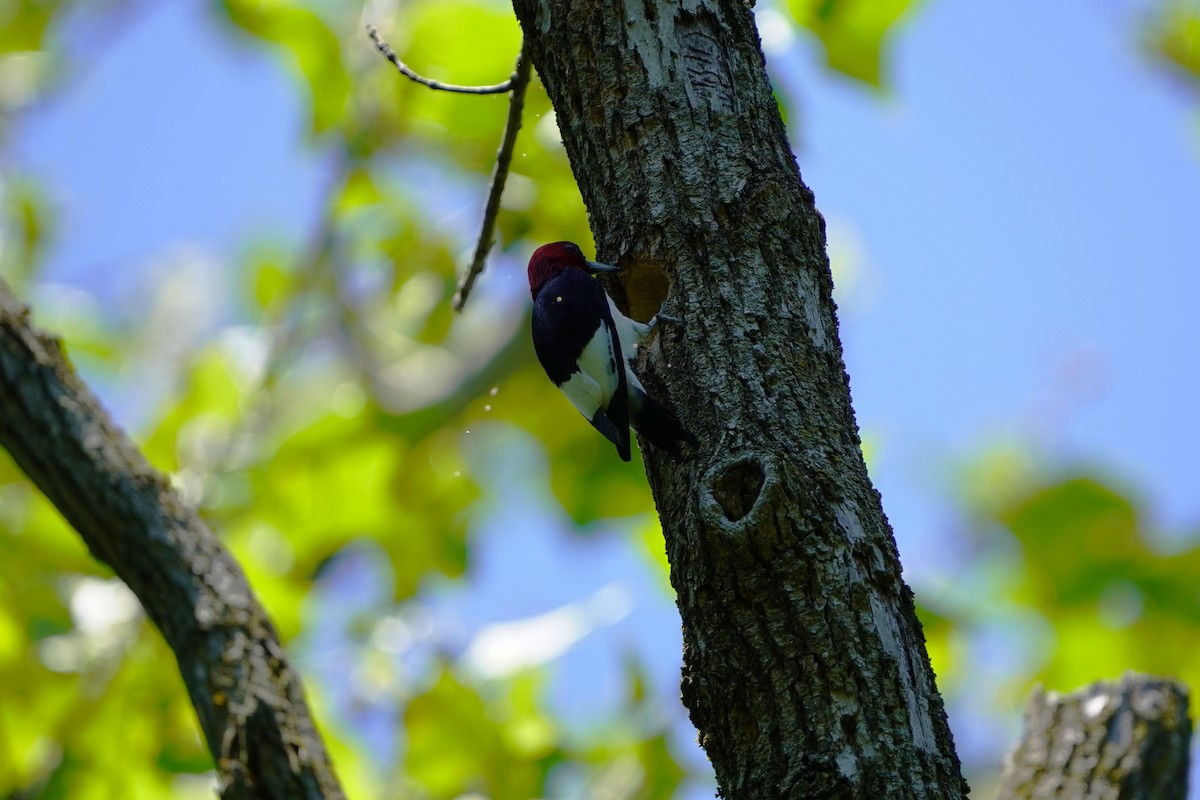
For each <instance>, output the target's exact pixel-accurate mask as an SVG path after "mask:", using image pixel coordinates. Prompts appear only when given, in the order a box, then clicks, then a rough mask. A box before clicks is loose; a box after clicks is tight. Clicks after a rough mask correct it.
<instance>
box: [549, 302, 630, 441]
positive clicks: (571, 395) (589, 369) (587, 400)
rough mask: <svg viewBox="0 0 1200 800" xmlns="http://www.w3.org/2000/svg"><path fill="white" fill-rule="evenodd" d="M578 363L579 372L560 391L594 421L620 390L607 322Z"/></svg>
mask: <svg viewBox="0 0 1200 800" xmlns="http://www.w3.org/2000/svg"><path fill="white" fill-rule="evenodd" d="M576 363H577V364H578V365H579V372H575V373H573V374H572V375H571V377H570V378H568V379H567V382H566V383H564V384H563V385H562V386H560V387H559V388H560V389H562V393H563V394H565V395H566V396H567V399H568V400H570V401H571V405H573V406H575V408H576V409H578V410H579V413H581V414H583V415H584V416H585V417H587V418H588V419H591V418H592V417H594V416H595V415H596V411H598V410H599V409H601V408H608V404H609V402H610V401H611V400H612V396H613V393H614V392H616V390H617V372H616V371H617V368H618V364H617V359H616V354H615V353H613V347H612V337H611V336H610V335H609V332H608V325H607V324H606V323H604V322H601V323H600V327H598V328H597V329H596V333H595V334H594V335H593V336H592V338H591V340H590V341H589V342H588V343H587V345H586V346H585V347H584V348H583V352H582V353H580V354H579V359H578V361H576Z"/></svg>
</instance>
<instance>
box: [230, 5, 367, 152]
mask: <svg viewBox="0 0 1200 800" xmlns="http://www.w3.org/2000/svg"><path fill="white" fill-rule="evenodd" d="M221 6H222V7H223V8H224V9H225V12H226V13H227V14H228V15H229V18H230V19H231V20H232V21H233V22H234V23H235V24H237V25H238V26H240V27H241V28H242V29H244V30H246V31H247V32H249V33H251V34H253V35H254V36H257V37H259V38H261V39H265V40H266V41H268V42H273V43H274V44H278V45H281V46H283V47H285V48H287V50H288V51H290V52H291V54H292V57H293V59H295V64H296V67H297V69H299V71H300V73H301V75H303V77H304V79H305V81H307V83H308V88H309V97H310V102H311V104H312V116H313V122H312V125H313V130H314V131H315V132H316V133H323V132H325V131H327V130H329V129H330V128H332V127H333V126H335V125H338V124H340V123H341V122H342V119H343V116H344V114H345V112H346V105H347V102H348V101H349V97H350V76H349V73H348V72H347V71H346V65H345V63H344V62H343V60H342V50H341V43H340V42H339V41H338V38H337V36H336V35H335V34H334V33H333V31H331V30H330V29H329V28H328V27H327V26H326V25H325V23H324V22H323V21H322V20H321V18H320V17H319V16H317V14H315V13H314V12H313V11H311V10H309V9H308V8H305V7H304V6H303V5H301V4H299V3H294V2H290V0H222V3H221Z"/></svg>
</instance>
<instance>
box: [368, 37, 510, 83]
mask: <svg viewBox="0 0 1200 800" xmlns="http://www.w3.org/2000/svg"><path fill="white" fill-rule="evenodd" d="M367 36H370V37H371V41H372V42H374V43H375V49H376V50H378V51H379V52H380V53H382V54H383V57H384V58H386V59H387V60H388V61H390V62H392V65H393V66H395V67H396V69H397V70H399V72H400V74H401V75H403V76H404V77H406V78H408V79H409V80H410V81H415V82H417V83H419V84H421V85H422V86H428V87H429V88H430V89H437V90H438V91H440V92H458V93H459V94H504V93H505V92H507V91H508V90H509V89H511V88H512V87H513V84H514V83H515V81H516V80H517V76H516V73H513V74H512V75H511V76H509V79H508V80H506V81H504V82H503V83H496V84H492V85H491V86H459V85H457V84H453V83H442V82H441V81H435V80H434V79H433V78H426V77H425V76H424V75H418V74H417V73H416V72H413V70H412V68H411V67H409V66H408V65H407V64H405V63H404V62H403V61H401V60H400V56H398V55H396V51H395V50H393V49H392V47H391V45H389V44H388V43H387V42H385V41H384V40H383V38H382V37H380V35H379V31H378V30H377V29H376V28H375V26H374V25H368V26H367Z"/></svg>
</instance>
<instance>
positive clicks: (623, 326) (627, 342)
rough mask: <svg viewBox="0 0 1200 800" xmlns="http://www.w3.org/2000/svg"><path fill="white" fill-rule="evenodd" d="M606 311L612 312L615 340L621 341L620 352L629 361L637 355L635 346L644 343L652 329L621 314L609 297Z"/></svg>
mask: <svg viewBox="0 0 1200 800" xmlns="http://www.w3.org/2000/svg"><path fill="white" fill-rule="evenodd" d="M608 309H609V311H611V312H612V318H613V324H615V325H616V326H617V339H619V340H620V341H621V352H622V354H623V355H624V356H625V360H626V361H631V360H633V357H634V356H636V355H637V346H638V345H639V344H641V343H642V342H644V341H646V337H647V336H649V335H650V331H652V330H654V328H653V326H651V325H648V324H646V323H644V322H638V321H637V320H636V319H630V318H629V317H627V316H625V315H624V314H622V313H621V312H620V311H619V310H618V309H617V304H616V303H614V302H613V299H612V298H611V297H609V298H608Z"/></svg>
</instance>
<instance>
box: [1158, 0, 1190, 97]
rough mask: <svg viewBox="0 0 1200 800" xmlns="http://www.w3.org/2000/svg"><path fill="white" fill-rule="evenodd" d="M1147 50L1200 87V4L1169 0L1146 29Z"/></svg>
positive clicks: (1182, 0)
mask: <svg viewBox="0 0 1200 800" xmlns="http://www.w3.org/2000/svg"><path fill="white" fill-rule="evenodd" d="M1147 39H1148V44H1149V46H1150V49H1151V50H1152V51H1153V52H1155V53H1157V54H1158V55H1159V56H1161V57H1162V58H1165V59H1166V60H1167V62H1168V63H1170V64H1172V65H1174V66H1175V67H1177V68H1178V69H1179V70H1180V72H1181V73H1182V74H1183V75H1185V76H1186V77H1188V78H1189V79H1191V80H1192V81H1194V82H1197V83H1200V4H1197V3H1195V2H1186V1H1185V0H1168V1H1167V2H1165V3H1163V4H1162V6H1161V7H1160V8H1159V9H1158V10H1157V12H1156V13H1155V15H1154V18H1153V19H1152V21H1151V22H1150V24H1149V26H1148V28H1147Z"/></svg>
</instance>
